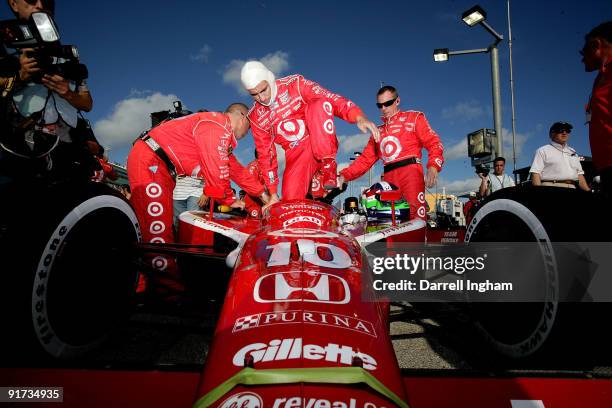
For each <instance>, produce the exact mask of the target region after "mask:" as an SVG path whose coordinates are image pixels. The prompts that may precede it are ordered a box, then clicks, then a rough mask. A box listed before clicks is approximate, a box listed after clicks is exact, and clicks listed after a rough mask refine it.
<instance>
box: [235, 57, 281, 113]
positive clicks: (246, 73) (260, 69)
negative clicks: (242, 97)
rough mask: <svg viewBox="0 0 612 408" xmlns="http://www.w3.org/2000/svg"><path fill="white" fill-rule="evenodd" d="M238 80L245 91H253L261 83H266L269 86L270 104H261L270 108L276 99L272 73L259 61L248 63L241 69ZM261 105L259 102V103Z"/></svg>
mask: <svg viewBox="0 0 612 408" xmlns="http://www.w3.org/2000/svg"><path fill="white" fill-rule="evenodd" d="M240 80H241V81H242V85H243V86H244V88H245V89H247V90H249V89H253V88H255V87H256V86H257V85H259V83H260V82H261V81H267V82H268V85H269V86H270V91H271V94H270V102H268V103H267V104H265V103H262V105H264V106H270V104H272V102H273V101H274V99H276V81H275V78H274V73H273V72H272V71H270V70H269V69H268V68H266V66H265V65H264V64H262V63H261V62H259V61H248V62H247V63H246V64H244V66H243V67H242V71H240ZM260 103H261V102H260Z"/></svg>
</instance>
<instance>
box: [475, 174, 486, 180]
mask: <svg viewBox="0 0 612 408" xmlns="http://www.w3.org/2000/svg"><path fill="white" fill-rule="evenodd" d="M477 174H478V177H480V179H481V180H484V179H485V177H487V176H485V175H484V173H477Z"/></svg>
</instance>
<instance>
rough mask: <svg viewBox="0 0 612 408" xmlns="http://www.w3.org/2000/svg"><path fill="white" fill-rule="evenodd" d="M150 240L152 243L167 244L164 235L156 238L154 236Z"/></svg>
mask: <svg viewBox="0 0 612 408" xmlns="http://www.w3.org/2000/svg"><path fill="white" fill-rule="evenodd" d="M149 242H150V243H152V244H165V243H166V240H165V239H163V238H162V237H155V238H152V239H151V240H150V241H149Z"/></svg>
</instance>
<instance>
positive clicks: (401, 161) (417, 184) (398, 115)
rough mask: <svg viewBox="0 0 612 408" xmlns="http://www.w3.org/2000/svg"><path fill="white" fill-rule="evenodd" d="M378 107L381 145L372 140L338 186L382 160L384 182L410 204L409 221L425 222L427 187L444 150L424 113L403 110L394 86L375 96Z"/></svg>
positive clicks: (383, 89)
mask: <svg viewBox="0 0 612 408" xmlns="http://www.w3.org/2000/svg"><path fill="white" fill-rule="evenodd" d="M376 99H377V103H376V106H378V108H379V109H380V111H381V113H382V120H383V124H382V125H380V126H379V127H378V128H379V130H380V142H377V141H376V140H374V138H372V137H370V140H369V141H368V144H367V145H366V147H365V148H364V149H363V152H361V155H360V156H359V157H358V158H357V159H356V160H355V161H354V162H353V163H352V164H351V165H350V166H349V167H347V168H346V169H344V170H342V171H341V172H340V180H339V183H343V182H344V181H350V180H354V179H357V178H359V177H361V176H362V175H363V174H365V172H366V171H368V169H369V168H370V167H372V166H373V165H374V163H376V161H377V160H378V159H381V160H382V161H383V164H384V180H385V181H387V182H389V183H392V184H394V185H396V186H397V187H398V188H399V189H400V191H401V192H402V195H403V197H404V199H405V200H406V201H408V203H409V204H410V218H411V219H412V218H417V217H418V218H421V219H422V220H425V219H426V215H427V211H426V209H425V185H427V187H428V188H431V187H433V186H434V185H435V184H436V182H437V180H438V173H439V172H440V170H442V163H443V162H444V157H443V156H442V152H443V150H444V147H443V146H442V142H440V138H439V137H438V135H437V134H436V132H434V130H433V129H432V128H431V127H430V126H429V122H427V119H426V118H425V114H424V113H423V112H418V111H404V112H402V111H400V109H399V104H400V97H399V94H398V93H397V90H396V89H395V88H394V87H392V86H389V85H387V86H383V87H382V88H380V89H379V90H378V93H377V94H376ZM423 148H425V149H427V155H428V162H427V175H426V177H425V183H424V182H423V166H422V165H421V151H422V149H423Z"/></svg>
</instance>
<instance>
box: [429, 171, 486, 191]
mask: <svg viewBox="0 0 612 408" xmlns="http://www.w3.org/2000/svg"><path fill="white" fill-rule="evenodd" d="M479 187H480V178H479V177H478V176H477V175H476V174H474V177H470V178H467V179H464V180H452V181H448V180H444V179H442V178H441V179H439V180H438V189H437V190H438V193H442V190H445V192H446V194H456V195H459V194H464V193H468V192H470V191H478V188H479ZM434 190H435V187H434V188H432V189H429V192H433V191H434Z"/></svg>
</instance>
